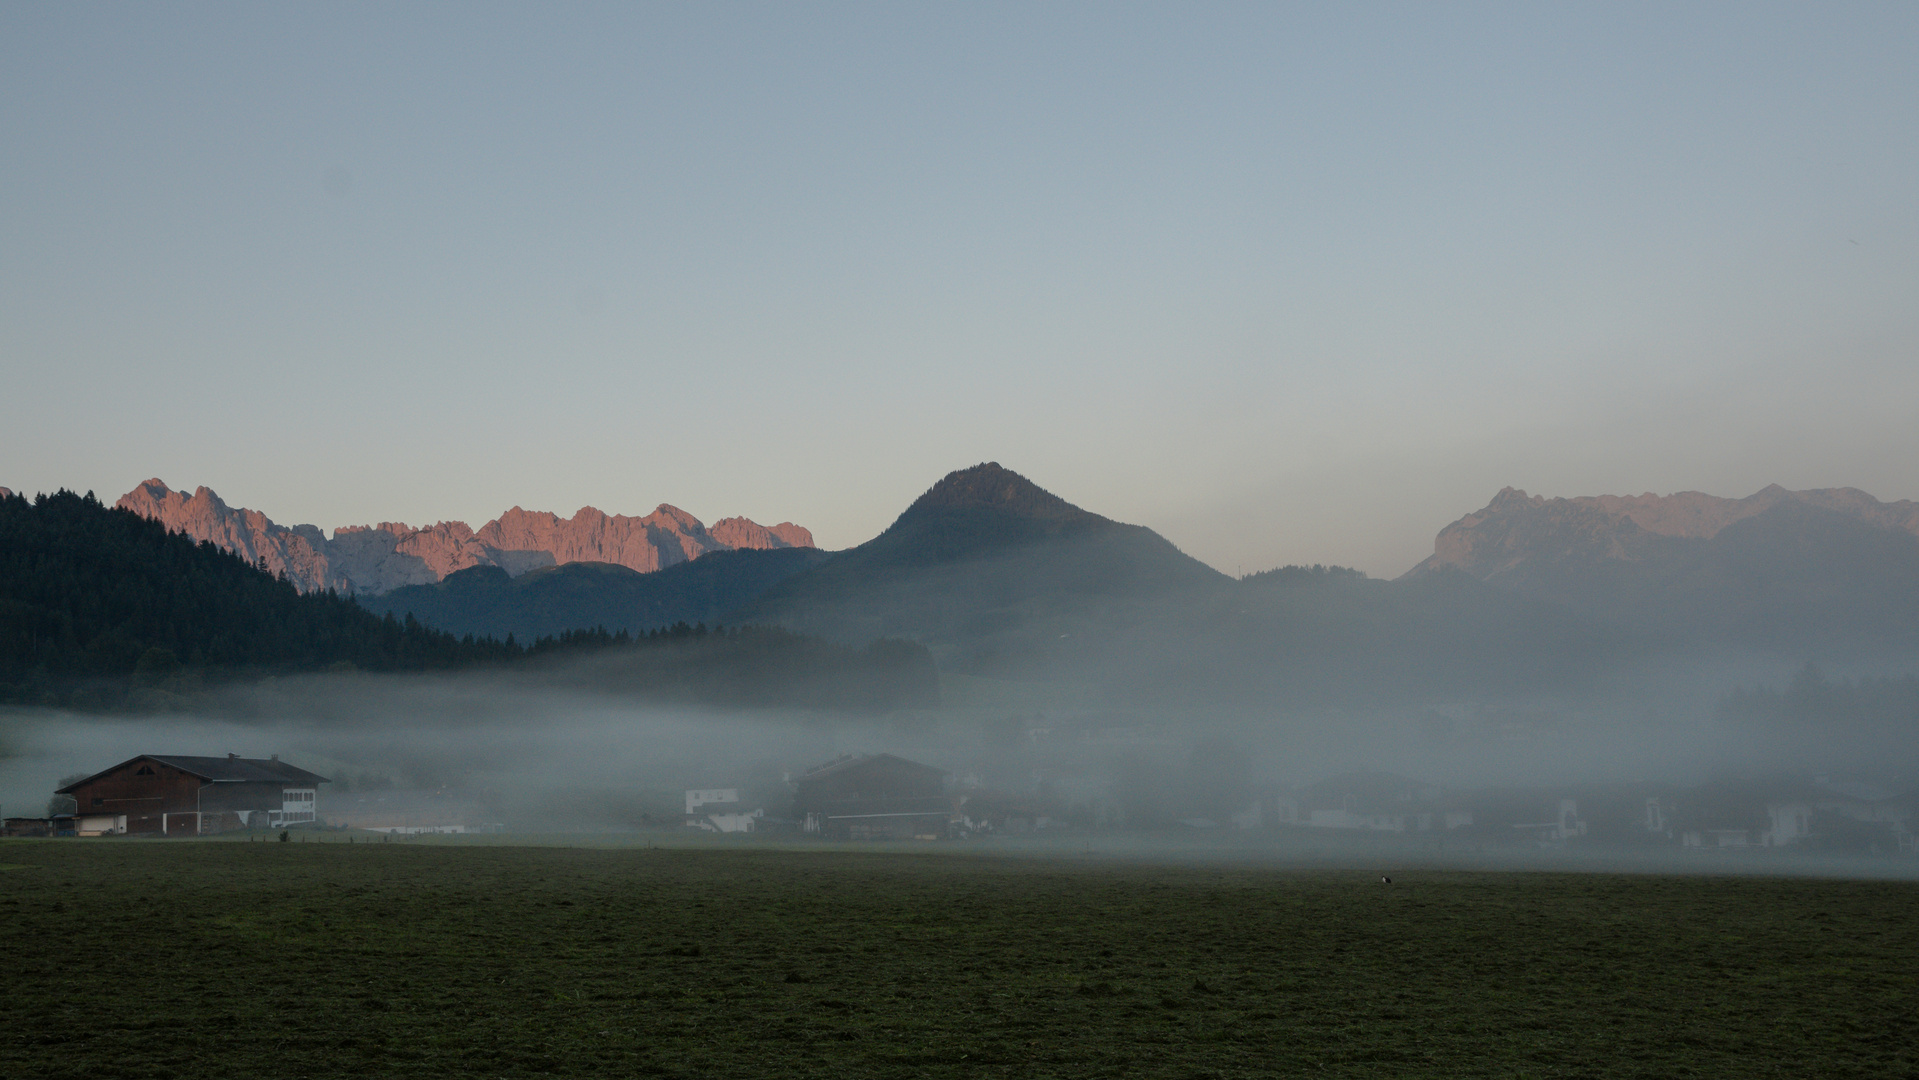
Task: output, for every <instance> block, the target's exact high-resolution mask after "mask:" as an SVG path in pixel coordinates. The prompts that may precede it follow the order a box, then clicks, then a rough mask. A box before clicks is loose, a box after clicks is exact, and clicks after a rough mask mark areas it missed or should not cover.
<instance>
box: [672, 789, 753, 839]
mask: <svg viewBox="0 0 1919 1080" xmlns="http://www.w3.org/2000/svg"><path fill="white" fill-rule="evenodd" d="M765 816H766V811H764V810H757V809H756V810H748V809H746V807H745V806H744V805H743V804H741V802H740V789H739V788H689V789H688V790H687V792H686V827H687V828H689V829H703V830H705V831H707V832H719V833H743V832H752V831H753V828H754V826H755V825H756V824H758V823H759V820H760V819H761V818H762V817H765Z"/></svg>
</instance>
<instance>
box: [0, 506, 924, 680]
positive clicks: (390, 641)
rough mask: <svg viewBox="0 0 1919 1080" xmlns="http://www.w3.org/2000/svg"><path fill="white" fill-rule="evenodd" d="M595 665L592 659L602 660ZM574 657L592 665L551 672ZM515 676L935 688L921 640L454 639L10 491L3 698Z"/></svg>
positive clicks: (175, 538)
mask: <svg viewBox="0 0 1919 1080" xmlns="http://www.w3.org/2000/svg"><path fill="white" fill-rule="evenodd" d="M588 654H591V657H590V661H589V659H588ZM569 655H571V656H577V657H578V659H579V660H580V661H581V662H579V663H573V662H569V663H567V664H564V665H558V664H555V663H553V661H555V660H558V659H560V658H562V657H565V656H569ZM480 664H486V665H499V666H511V667H513V668H516V669H518V670H520V671H521V672H523V676H521V677H524V678H527V679H532V680H535V681H537V682H539V683H541V684H545V685H552V684H554V683H555V682H556V681H557V682H562V683H571V684H575V685H580V686H582V687H590V688H597V689H601V690H604V691H607V692H612V693H618V694H622V695H627V696H633V697H641V698H649V699H656V700H659V699H663V700H675V701H697V702H710V703H714V704H734V705H798V706H807V707H821V708H839V707H851V708H862V709H866V708H882V709H884V708H895V707H900V706H908V705H919V704H925V703H927V702H929V701H931V700H933V698H934V697H936V695H937V693H938V689H937V676H936V674H935V673H934V670H933V664H932V659H931V657H930V655H929V654H927V652H926V650H925V649H924V648H923V647H921V646H918V645H915V644H911V643H908V642H876V643H874V644H872V645H870V646H867V647H865V648H858V649H856V648H851V647H847V646H842V645H828V644H827V643H825V642H822V641H819V640H818V639H814V638H807V637H804V636H802V635H798V634H791V633H784V632H780V631H773V630H764V631H756V630H751V629H747V630H730V631H727V632H724V633H711V632H708V631H707V630H706V628H705V627H703V626H692V627H689V626H685V625H680V626H677V627H675V628H672V629H665V630H656V631H653V632H651V633H648V634H644V635H639V636H632V635H628V634H626V633H624V632H622V633H619V634H609V633H607V632H606V631H605V630H604V629H603V628H597V627H596V628H583V629H579V630H575V631H572V632H568V633H563V634H559V635H554V636H548V637H542V638H539V639H537V640H535V641H533V642H530V643H526V644H521V643H516V642H515V641H514V640H513V639H512V638H511V637H509V638H507V639H506V640H505V641H500V640H496V639H494V638H490V637H484V638H475V637H474V636H472V635H470V634H469V635H465V636H463V637H455V636H454V635H452V634H450V633H446V632H444V631H441V630H436V629H433V628H431V627H428V626H423V625H421V624H420V623H419V622H418V621H417V620H416V619H415V618H414V617H413V616H412V614H410V613H409V614H407V615H406V616H405V618H403V619H396V618H394V616H393V615H392V614H387V615H385V616H384V617H382V616H379V615H375V614H373V613H372V612H369V611H367V610H366V609H365V608H362V607H360V606H359V605H358V604H356V603H355V602H354V601H352V600H351V599H349V598H347V597H344V596H340V595H337V594H335V593H332V592H312V593H304V594H302V593H300V592H299V591H297V590H296V589H295V588H294V587H293V585H292V584H291V583H289V582H288V581H286V580H285V579H284V578H282V577H276V576H274V575H272V574H269V573H267V572H266V571H265V570H264V569H263V568H261V567H258V566H253V565H249V564H248V563H247V562H246V561H245V560H244V559H242V558H240V557H239V556H236V555H233V554H230V553H228V552H226V551H224V550H221V549H219V548H216V547H214V546H213V545H212V544H210V543H205V542H200V543H196V542H195V541H193V540H192V539H190V538H188V537H187V536H186V535H185V534H183V533H169V532H168V531H167V529H166V527H165V526H164V525H162V524H160V523H158V522H155V521H151V520H149V519H147V518H143V517H141V516H139V515H138V514H135V513H133V512H131V511H128V510H120V509H114V508H109V507H107V506H104V505H102V504H101V503H100V502H99V501H98V500H96V499H95V498H94V497H93V495H92V493H91V492H89V493H88V494H86V495H84V496H81V495H75V494H73V493H72V492H69V491H61V492H58V493H56V494H54V495H41V496H39V497H37V498H35V499H34V500H32V501H31V502H29V501H28V500H27V499H25V498H22V497H20V496H18V495H8V496H5V497H0V702H13V703H24V704H41V705H66V706H72V707H78V708H101V709H113V708H122V707H134V708H140V707H142V703H143V702H145V703H146V704H147V705H148V706H149V707H154V706H158V707H164V706H166V705H169V704H172V703H173V701H174V700H175V699H176V696H177V695H178V694H182V693H191V692H193V691H194V690H195V689H196V688H198V687H199V686H200V685H201V684H202V681H203V679H204V680H208V681H218V680H230V679H233V678H236V677H238V678H244V677H247V676H249V675H261V674H268V673H283V672H299V671H320V670H326V669H330V668H352V669H358V670H364V671H375V672H413V671H432V670H448V669H457V668H466V667H471V666H474V665H480Z"/></svg>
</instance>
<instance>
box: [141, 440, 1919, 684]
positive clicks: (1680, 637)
mask: <svg viewBox="0 0 1919 1080" xmlns="http://www.w3.org/2000/svg"><path fill="white" fill-rule="evenodd" d="M121 505H122V506H124V507H127V508H129V509H133V510H135V511H136V512H141V513H145V514H147V515H148V516H159V515H160V513H161V512H163V511H164V512H167V513H171V514H173V518H172V521H173V522H186V523H187V524H189V525H191V526H192V528H189V529H188V531H189V533H190V534H191V535H195V536H200V537H203V538H206V539H210V540H212V541H213V542H214V543H215V544H217V545H219V546H222V547H227V548H229V549H230V550H233V551H235V552H237V553H239V554H241V555H242V556H243V557H247V558H249V559H250V560H251V559H254V558H259V557H265V556H256V555H255V554H254V552H256V551H260V550H262V549H264V550H267V551H278V552H280V553H281V554H280V555H278V556H277V557H279V558H281V559H282V560H287V562H286V563H285V564H286V565H292V566H294V567H295V569H298V570H299V571H300V572H301V573H303V574H305V575H306V577H305V578H303V579H301V580H305V581H307V582H320V583H332V582H335V581H340V582H346V583H349V584H351V585H352V586H353V591H354V592H355V594H356V595H357V596H358V598H359V599H360V602H361V603H362V604H363V606H366V607H368V608H370V609H372V610H373V611H375V612H376V613H388V612H390V613H391V614H393V615H394V617H395V618H396V619H402V620H403V619H404V616H405V615H407V614H412V615H414V616H415V617H417V618H419V619H420V620H422V621H423V622H425V623H426V624H428V625H430V626H435V627H439V628H442V629H446V630H450V631H453V632H455V633H459V634H464V633H474V634H478V635H481V636H485V635H488V634H491V635H495V636H504V635H505V634H506V633H513V634H515V635H517V636H518V637H519V638H520V639H521V640H525V639H528V638H530V637H534V636H539V635H546V634H554V633H558V632H561V631H563V630H566V629H569V628H585V627H594V626H603V627H605V628H607V629H608V630H609V631H612V632H617V631H619V630H622V629H624V630H628V631H631V632H644V631H647V630H650V629H655V628H658V627H659V626H662V625H670V624H672V623H675V622H682V621H684V622H688V623H694V622H702V621H703V622H706V623H707V624H709V625H712V624H714V623H722V622H723V623H725V624H727V625H740V624H742V623H756V624H762V625H777V626H783V627H786V628H789V629H793V630H798V631H801V632H804V633H807V634H810V635H817V636H820V637H824V638H828V639H833V640H837V641H840V642H844V643H846V644H849V645H862V644H864V643H866V642H869V641H872V640H874V639H876V638H881V637H896V638H907V639H912V640H915V641H918V642H921V643H922V644H924V645H926V646H927V647H928V648H929V649H930V650H931V651H932V654H933V656H934V657H935V658H936V659H937V661H938V662H939V663H940V665H941V666H942V667H943V668H945V669H946V670H949V671H954V672H962V673H969V674H981V675H994V676H1000V677H1009V678H1028V677H1045V678H1057V679H1072V680H1077V681H1080V682H1082V683H1085V684H1089V685H1100V686H1104V687H1107V688H1109V689H1113V690H1114V692H1118V688H1123V687H1133V688H1136V689H1138V690H1139V692H1144V689H1142V688H1152V687H1166V688H1174V687H1177V688H1183V690H1184V691H1192V692H1200V691H1195V690H1194V688H1195V687H1198V688H1203V692H1205V693H1216V694H1224V695H1226V696H1229V697H1231V696H1241V697H1243V696H1246V695H1250V696H1251V697H1252V698H1255V699H1259V700H1271V699H1273V698H1274V697H1275V696H1278V697H1289V698H1292V699H1300V698H1302V697H1306V698H1312V697H1320V698H1327V697H1332V696H1338V695H1341V694H1345V695H1349V696H1350V695H1351V694H1353V693H1356V692H1360V691H1361V690H1363V692H1365V693H1368V694H1393V693H1404V694H1413V693H1438V692H1441V691H1442V689H1443V692H1445V693H1451V694H1458V695H1464V696H1470V695H1471V694H1474V693H1479V692H1491V689H1492V688H1494V687H1498V688H1502V689H1503V690H1507V691H1513V692H1530V690H1531V689H1537V688H1540V687H1547V686H1560V687H1563V686H1568V685H1572V684H1575V683H1578V682H1580V681H1581V680H1591V679H1594V678H1598V677H1601V675H1602V674H1603V673H1606V672H1612V673H1614V675H1613V676H1608V677H1616V675H1617V673H1618V672H1620V671H1623V670H1625V669H1626V667H1627V666H1629V665H1630V663H1631V662H1632V661H1633V658H1635V657H1646V656H1650V655H1653V654H1654V653H1655V652H1661V655H1681V654H1688V655H1705V653H1703V652H1700V650H1702V649H1703V650H1708V651H1710V650H1713V649H1718V650H1722V651H1723V650H1724V649H1725V648H1728V647H1730V648H1738V649H1746V650H1755V651H1756V652H1757V653H1758V654H1763V655H1766V656H1770V657H1772V658H1774V659H1784V660H1789V661H1793V662H1803V661H1804V660H1806V659H1812V658H1818V659H1821V660H1843V659H1846V658H1862V657H1873V658H1876V659H1879V660H1883V659H1886V658H1894V659H1896V658H1899V657H1908V656H1910V655H1911V654H1912V652H1913V650H1915V649H1919V504H1914V503H1912V502H1893V503H1885V502H1880V501H1879V500H1877V499H1874V498H1873V497H1872V496H1870V495H1867V494H1866V493H1864V492H1861V491H1857V490H1854V489H1849V488H1839V489H1821V490H1813V491H1799V492H1794V491H1787V490H1786V489H1784V488H1780V487H1769V488H1766V489H1764V490H1762V491H1760V492H1757V493H1755V494H1753V495H1751V496H1748V497H1746V498H1743V499H1729V498H1719V497H1715V496H1711V495H1705V494H1702V493H1698V492H1682V493H1679V494H1676V495H1667V496H1657V495H1651V494H1647V495H1639V496H1596V497H1582V498H1555V499H1547V498H1540V497H1536V496H1530V495H1527V494H1526V493H1524V492H1520V491H1514V490H1512V489H1507V490H1504V491H1501V492H1500V493H1499V494H1498V495H1496V496H1495V497H1494V498H1493V500H1492V501H1491V502H1490V503H1489V504H1488V505H1487V506H1486V507H1485V508H1483V509H1481V510H1479V511H1476V512H1474V513H1471V514H1467V515H1465V516H1464V517H1461V518H1460V519H1459V520H1457V521H1455V522H1453V523H1452V524H1450V525H1448V526H1446V527H1445V528H1444V529H1442V530H1441V531H1440V532H1439V534H1438V536H1437V538H1436V540H1435V543H1434V553H1433V556H1432V557H1431V558H1429V559H1427V560H1425V561H1424V562H1422V563H1421V564H1420V565H1419V566H1417V567H1415V568H1414V569H1413V570H1411V571H1409V572H1408V573H1407V574H1405V575H1403V576H1402V577H1400V578H1398V579H1395V580H1378V579H1371V578H1367V577H1366V576H1365V575H1363V574H1359V573H1357V572H1352V571H1339V570H1336V569H1334V570H1327V569H1325V568H1298V567H1292V568H1283V569H1281V570H1278V571H1272V572H1268V573H1263V574H1256V575H1251V576H1249V577H1247V578H1242V579H1233V578H1230V577H1228V576H1226V575H1223V574H1220V573H1218V572H1217V571H1215V570H1213V569H1211V568H1210V567H1207V566H1206V565H1205V564H1203V563H1201V562H1199V561H1198V560H1196V559H1193V558H1191V557H1190V556H1187V555H1185V554H1184V553H1182V552H1180V551H1179V550H1178V548H1177V547H1175V546H1174V545H1173V544H1171V543H1169V542H1168V541H1167V540H1165V539H1164V538H1163V537H1161V536H1159V535H1158V534H1156V533H1154V532H1152V531H1151V530H1149V529H1146V528H1143V527H1141V526H1137V525H1129V524H1125V523H1123V522H1117V521H1113V520H1111V519H1109V518H1106V517H1103V516H1101V515H1099V514H1097V513H1094V512H1092V511H1089V510H1085V509H1082V508H1080V507H1078V506H1075V505H1073V504H1072V503H1070V502H1068V501H1066V500H1065V499H1062V498H1060V497H1058V496H1057V495H1054V494H1052V493H1050V492H1048V491H1046V490H1044V489H1043V488H1041V487H1039V486H1038V485H1036V484H1034V483H1033V482H1032V481H1030V480H1028V479H1026V478H1025V477H1023V476H1020V475H1019V474H1018V473H1015V472H1013V471H1012V470H1009V469H1006V468H1004V467H1002V466H1000V465H999V464H997V463H994V462H987V463H984V464H981V465H977V466H973V467H972V468H968V469H961V470H957V471H955V472H953V473H950V474H948V475H947V476H945V477H943V478H942V479H941V480H939V481H938V482H937V483H935V484H934V485H933V486H932V487H931V488H929V489H928V490H927V491H926V492H925V493H924V494H922V495H921V496H920V497H919V498H918V499H916V500H914V502H913V503H912V504H911V505H910V506H908V507H907V508H906V509H905V510H904V511H903V512H902V513H901V514H900V515H899V517H898V518H897V519H896V520H895V521H894V522H893V523H892V524H891V525H890V526H888V528H887V529H886V530H885V531H883V532H882V533H880V534H879V535H878V536H876V537H874V538H873V539H871V540H869V541H867V542H866V543H864V544H860V545H858V546H857V547H853V548H850V549H847V550H844V551H839V552H830V553H829V552H821V551H816V550H813V549H811V548H810V547H799V546H788V545H797V544H799V543H800V542H802V541H810V539H811V537H810V535H808V534H806V533H805V532H804V531H803V530H798V529H797V527H792V526H785V525H782V526H778V527H775V528H773V529H760V528H759V527H758V526H753V525H752V524H751V523H750V522H743V521H741V520H740V519H732V520H731V521H729V522H725V523H722V524H721V525H717V526H715V527H714V528H713V529H711V530H705V529H703V528H701V527H700V526H699V524H698V522H697V521H695V520H693V519H691V518H690V516H688V515H684V514H682V513H680V512H678V511H675V510H673V508H671V507H662V508H661V509H660V510H659V511H657V512H656V513H655V514H653V515H649V516H648V517H646V518H638V519H634V518H609V517H607V516H605V515H601V514H599V513H598V512H597V511H591V510H587V511H582V512H581V513H580V514H578V515H575V517H574V519H572V521H570V522H569V521H563V520H562V519H559V518H557V517H555V516H553V515H550V514H548V515H533V514H526V513H525V512H524V511H518V510H516V511H512V512H509V513H508V514H506V515H503V516H502V517H501V518H500V519H499V520H498V521H495V522H491V523H489V524H488V525H487V526H485V527H483V528H482V529H481V530H479V531H478V532H468V531H467V530H466V529H465V527H464V526H457V527H456V526H455V525H452V524H446V525H441V526H435V527H433V529H430V530H412V529H408V528H407V527H405V526H398V525H387V526H375V527H370V528H368V529H362V530H340V531H339V532H337V533H336V534H335V537H334V539H333V540H332V541H330V542H325V541H323V542H322V543H323V544H324V546H318V545H315V544H314V543H313V538H315V537H317V536H318V530H317V529H311V528H310V527H305V526H302V527H298V528H296V529H291V530H289V529H282V528H280V527H279V526H274V525H272V523H271V522H268V521H266V519H265V518H264V517H261V516H259V515H257V514H252V513H251V512H249V511H244V510H234V509H230V508H227V507H225V506H224V504H221V503H219V502H218V499H217V497H216V496H214V495H212V493H211V492H208V491H205V490H204V489H202V490H201V491H200V492H196V494H195V496H193V497H192V498H188V497H186V496H183V495H180V494H178V493H169V492H167V491H166V489H165V487H164V485H160V484H158V482H157V481H156V482H153V483H151V484H149V485H143V486H142V488H140V489H137V490H136V492H134V493H133V494H131V495H129V497H128V498H127V499H123V500H122V501H121ZM142 507H147V509H142ZM193 507H197V508H198V509H190V508H193ZM153 508H159V509H153ZM168 508H171V509H168ZM162 520H166V519H165V518H163V519H162ZM170 524H171V522H170ZM174 527H179V526H178V525H175V526H174ZM262 536H264V537H266V538H267V540H268V541H270V542H269V543H266V544H260V543H258V541H257V539H256V538H258V537H262ZM287 537H294V538H299V539H302V540H303V541H304V542H305V545H306V546H305V547H304V548H302V547H300V546H298V545H294V544H292V543H291V542H290V541H287V540H286V538H287ZM271 542H280V543H281V544H282V546H281V547H279V548H274V547H273V546H272V543H271ZM245 544H255V545H256V546H254V547H252V548H249V547H246V546H244V545H245ZM355 545H364V548H361V547H356V546H355ZM364 552H370V553H371V554H364ZM309 553H310V554H309ZM294 556H299V557H301V558H305V559H307V560H308V561H307V562H306V563H300V562H298V561H297V559H294V558H293V557H294ZM316 558H324V560H325V561H324V562H323V563H321V562H316V561H315V559H316ZM356 560H357V561H356ZM407 560H411V561H407ZM267 562H268V565H269V567H271V566H272V565H273V564H272V559H271V558H268V559H267ZM356 575H357V576H356ZM294 576H295V575H294V574H293V573H292V572H291V571H290V572H289V577H290V578H293V577H294ZM333 587H335V588H339V587H340V586H338V585H334V586H333ZM376 587H377V588H376ZM1675 650H1677V651H1675ZM1395 688H1397V689H1395Z"/></svg>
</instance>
